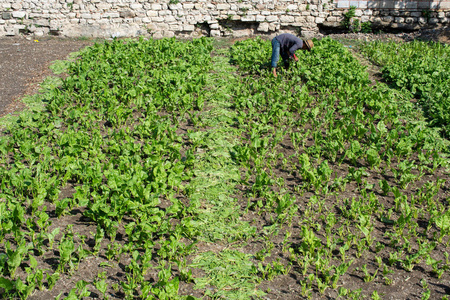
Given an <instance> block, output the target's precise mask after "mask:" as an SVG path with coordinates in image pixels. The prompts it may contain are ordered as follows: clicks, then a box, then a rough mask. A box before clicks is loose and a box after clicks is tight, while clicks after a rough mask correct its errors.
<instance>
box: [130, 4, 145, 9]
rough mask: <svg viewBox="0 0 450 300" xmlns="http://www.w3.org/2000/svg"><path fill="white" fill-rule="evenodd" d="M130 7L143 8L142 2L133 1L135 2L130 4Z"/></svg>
mask: <svg viewBox="0 0 450 300" xmlns="http://www.w3.org/2000/svg"><path fill="white" fill-rule="evenodd" d="M130 8H131V9H132V10H141V9H142V4H139V3H133V4H131V5H130Z"/></svg>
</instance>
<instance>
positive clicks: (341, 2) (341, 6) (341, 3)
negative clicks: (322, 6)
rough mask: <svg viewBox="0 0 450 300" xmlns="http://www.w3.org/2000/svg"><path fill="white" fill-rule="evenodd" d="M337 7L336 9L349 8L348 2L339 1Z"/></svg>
mask: <svg viewBox="0 0 450 300" xmlns="http://www.w3.org/2000/svg"><path fill="white" fill-rule="evenodd" d="M337 7H338V8H350V1H343V0H340V1H338V3H337Z"/></svg>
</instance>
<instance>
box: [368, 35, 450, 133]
mask: <svg viewBox="0 0 450 300" xmlns="http://www.w3.org/2000/svg"><path fill="white" fill-rule="evenodd" d="M360 49H361V51H362V52H363V53H364V54H365V55H366V56H367V57H368V58H369V59H370V60H371V61H373V62H374V63H375V64H377V65H379V66H382V69H381V72H382V74H383V78H384V79H385V80H386V81H387V82H389V83H390V84H392V85H393V86H394V87H395V88H397V89H399V90H403V91H405V90H406V91H409V92H411V95H412V97H414V98H416V99H417V102H418V104H419V105H420V107H421V108H422V109H423V111H424V114H425V116H426V117H427V118H428V121H429V123H430V125H431V126H436V127H438V128H441V130H442V134H443V135H444V136H446V137H448V135H449V130H450V127H449V125H448V124H449V121H450V117H449V114H448V108H449V106H450V102H449V99H450V92H449V90H450V75H449V72H448V70H449V69H450V47H449V46H448V45H447V44H441V43H434V42H429V43H426V42H420V41H413V42H410V43H395V42H381V41H377V42H373V43H366V44H363V45H361V47H360Z"/></svg>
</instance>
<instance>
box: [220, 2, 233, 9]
mask: <svg viewBox="0 0 450 300" xmlns="http://www.w3.org/2000/svg"><path fill="white" fill-rule="evenodd" d="M229 9H231V6H230V4H226V3H219V4H217V10H229Z"/></svg>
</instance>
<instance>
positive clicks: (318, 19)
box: [316, 17, 325, 24]
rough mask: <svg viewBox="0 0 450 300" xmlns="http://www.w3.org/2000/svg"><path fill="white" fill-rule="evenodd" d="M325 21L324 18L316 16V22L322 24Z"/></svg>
mask: <svg viewBox="0 0 450 300" xmlns="http://www.w3.org/2000/svg"><path fill="white" fill-rule="evenodd" d="M323 22H325V19H324V18H320V17H317V18H316V24H322V23H323Z"/></svg>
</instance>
